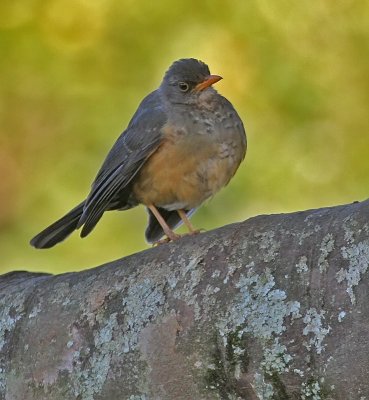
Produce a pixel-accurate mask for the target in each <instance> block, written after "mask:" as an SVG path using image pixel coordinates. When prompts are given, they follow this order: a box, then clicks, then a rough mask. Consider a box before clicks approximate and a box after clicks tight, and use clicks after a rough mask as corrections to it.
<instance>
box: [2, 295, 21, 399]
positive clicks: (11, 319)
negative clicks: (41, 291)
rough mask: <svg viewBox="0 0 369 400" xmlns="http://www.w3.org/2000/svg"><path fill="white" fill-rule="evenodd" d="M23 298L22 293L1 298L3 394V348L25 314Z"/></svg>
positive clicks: (3, 382) (3, 386) (4, 382)
mask: <svg viewBox="0 0 369 400" xmlns="http://www.w3.org/2000/svg"><path fill="white" fill-rule="evenodd" d="M24 302H25V296H24V294H23V293H22V292H20V293H11V295H9V296H2V297H1V298H0V303H1V304H2V307H1V308H0V393H3V392H5V387H6V381H5V373H4V372H5V357H6V356H5V353H4V350H5V347H6V345H7V344H8V342H9V340H10V339H11V337H12V332H13V331H14V329H15V327H16V324H17V321H19V320H20V319H21V318H22V317H23V316H24V313H25V309H24Z"/></svg>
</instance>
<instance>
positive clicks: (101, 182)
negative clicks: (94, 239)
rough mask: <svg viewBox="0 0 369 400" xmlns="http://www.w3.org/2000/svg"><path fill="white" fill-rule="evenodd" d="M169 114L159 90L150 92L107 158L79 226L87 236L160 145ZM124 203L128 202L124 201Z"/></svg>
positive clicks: (92, 189)
mask: <svg viewBox="0 0 369 400" xmlns="http://www.w3.org/2000/svg"><path fill="white" fill-rule="evenodd" d="M165 123H166V114H165V112H164V110H163V108H162V106H161V103H160V96H159V94H158V93H157V92H153V93H151V94H150V95H149V96H147V97H146V98H145V99H144V100H143V102H142V103H141V105H140V107H139V108H138V110H137V112H136V113H135V115H134V116H133V118H132V120H131V121H130V123H129V125H128V128H127V129H126V131H124V132H123V133H122V135H121V136H120V137H119V138H118V140H117V141H116V142H115V144H114V146H113V147H112V149H111V150H110V152H109V154H108V156H107V158H106V160H105V161H104V163H103V165H102V167H101V169H100V171H99V173H98V174H97V176H96V178H95V181H94V183H93V185H92V188H91V192H90V194H89V196H88V197H87V199H86V202H85V205H84V209H83V214H82V216H81V218H80V220H79V222H78V228H80V227H81V226H82V225H84V227H83V229H82V232H81V236H82V237H83V236H86V235H87V234H88V233H90V232H91V230H92V229H93V228H94V226H95V225H96V224H97V222H98V221H99V219H100V218H101V216H102V215H103V213H104V212H105V211H106V210H108V209H109V208H111V204H112V202H116V201H117V199H116V196H117V194H118V193H119V192H120V191H121V190H122V189H124V188H125V187H126V186H127V185H128V184H129V183H130V182H131V181H132V179H133V178H134V177H135V176H136V174H137V173H138V171H139V170H140V168H141V167H142V166H143V165H144V163H145V162H146V160H147V159H148V158H149V157H150V155H151V154H152V153H153V152H154V151H155V150H156V149H157V148H158V147H159V145H160V143H161V139H162V128H163V126H164V125H165ZM119 206H120V207H124V204H120V205H119Z"/></svg>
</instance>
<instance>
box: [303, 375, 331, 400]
mask: <svg viewBox="0 0 369 400" xmlns="http://www.w3.org/2000/svg"><path fill="white" fill-rule="evenodd" d="M323 383H324V379H320V380H319V379H316V378H314V377H311V378H310V379H308V381H307V382H304V383H303V384H302V386H301V399H302V400H324V399H327V398H328V397H329V394H330V392H331V391H330V390H327V389H326V388H325V387H324V385H323Z"/></svg>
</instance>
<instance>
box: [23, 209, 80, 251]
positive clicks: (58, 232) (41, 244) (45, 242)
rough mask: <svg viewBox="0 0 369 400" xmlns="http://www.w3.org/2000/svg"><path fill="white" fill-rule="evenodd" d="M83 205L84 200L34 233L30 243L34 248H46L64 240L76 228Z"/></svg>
mask: <svg viewBox="0 0 369 400" xmlns="http://www.w3.org/2000/svg"><path fill="white" fill-rule="evenodd" d="M83 206H84V202H82V203H81V204H79V205H78V206H77V207H75V208H73V210H71V211H69V213H68V214H66V215H64V217H62V218H60V219H58V220H57V221H56V222H54V223H53V224H51V225H50V226H48V227H47V228H46V229H44V230H43V231H42V232H40V233H39V234H38V235H36V236H35V237H34V238H33V239H32V240H31V241H30V244H31V245H32V246H33V247H36V249H48V248H50V247H53V246H55V245H56V244H57V243H59V242H61V241H62V240H64V239H65V238H66V237H67V236H69V235H70V234H71V233H72V232H73V231H74V230H75V229H76V228H77V225H78V221H79V219H80V218H81V215H82V213H83Z"/></svg>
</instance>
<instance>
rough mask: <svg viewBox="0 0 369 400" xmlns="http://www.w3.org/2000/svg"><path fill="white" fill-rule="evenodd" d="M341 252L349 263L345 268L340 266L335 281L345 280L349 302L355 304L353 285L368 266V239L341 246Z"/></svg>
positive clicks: (355, 284)
mask: <svg viewBox="0 0 369 400" xmlns="http://www.w3.org/2000/svg"><path fill="white" fill-rule="evenodd" d="M341 253H342V257H343V258H344V259H345V260H348V262H349V265H348V268H347V269H344V268H341V269H340V270H339V271H338V272H337V275H336V277H337V281H338V282H339V283H341V282H343V281H346V282H347V289H346V291H347V293H348V294H349V296H350V300H351V303H352V304H356V297H355V294H354V287H355V286H357V285H358V284H359V282H360V280H361V277H362V275H363V274H365V272H366V271H367V269H368V266H369V241H368V240H365V241H363V242H359V243H358V244H352V245H351V246H347V247H342V249H341Z"/></svg>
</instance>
